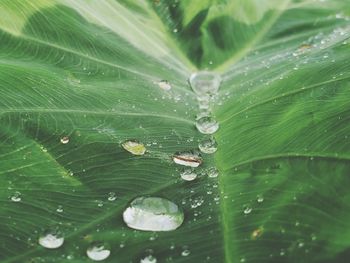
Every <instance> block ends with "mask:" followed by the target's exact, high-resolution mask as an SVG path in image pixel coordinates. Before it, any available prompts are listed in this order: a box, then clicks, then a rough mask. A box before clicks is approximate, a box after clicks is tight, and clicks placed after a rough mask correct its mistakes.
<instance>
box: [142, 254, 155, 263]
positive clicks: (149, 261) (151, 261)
mask: <svg viewBox="0 0 350 263" xmlns="http://www.w3.org/2000/svg"><path fill="white" fill-rule="evenodd" d="M140 263H157V259H156V258H155V257H154V256H152V255H149V256H146V257H144V258H143V259H141V261H140Z"/></svg>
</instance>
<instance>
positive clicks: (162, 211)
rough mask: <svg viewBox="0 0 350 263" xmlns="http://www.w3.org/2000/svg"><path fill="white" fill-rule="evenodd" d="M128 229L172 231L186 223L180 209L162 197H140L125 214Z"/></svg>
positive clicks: (124, 218)
mask: <svg viewBox="0 0 350 263" xmlns="http://www.w3.org/2000/svg"><path fill="white" fill-rule="evenodd" d="M123 220H124V222H125V223H126V224H127V226H128V227H130V228H133V229H137V230H143V231H171V230H175V229H177V228H178V227H179V226H181V224H182V223H183V221H184V214H183V212H182V211H181V210H180V209H179V207H178V206H177V205H176V204H175V203H173V202H171V201H169V200H167V199H165V198H161V197H138V198H136V199H134V200H133V201H132V202H131V203H130V205H129V206H128V207H127V208H126V209H125V210H124V212H123Z"/></svg>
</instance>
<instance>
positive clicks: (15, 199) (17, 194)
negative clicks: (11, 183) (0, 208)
mask: <svg viewBox="0 0 350 263" xmlns="http://www.w3.org/2000/svg"><path fill="white" fill-rule="evenodd" d="M21 200H22V194H21V193H20V192H18V191H16V192H14V193H13V195H11V201H13V202H21Z"/></svg>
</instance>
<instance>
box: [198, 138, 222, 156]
mask: <svg viewBox="0 0 350 263" xmlns="http://www.w3.org/2000/svg"><path fill="white" fill-rule="evenodd" d="M198 148H199V150H200V151H201V152H202V153H206V154H212V153H215V152H216V151H217V149H218V144H217V142H216V140H215V138H214V137H210V138H206V139H204V140H202V141H201V142H200V143H199V144H198Z"/></svg>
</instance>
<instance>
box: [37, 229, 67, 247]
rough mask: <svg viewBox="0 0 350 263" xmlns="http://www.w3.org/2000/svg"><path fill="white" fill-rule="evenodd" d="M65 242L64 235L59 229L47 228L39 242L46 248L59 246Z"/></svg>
mask: <svg viewBox="0 0 350 263" xmlns="http://www.w3.org/2000/svg"><path fill="white" fill-rule="evenodd" d="M63 243H64V237H63V235H62V233H61V232H60V231H59V230H58V229H50V230H47V231H45V232H44V233H43V235H41V236H40V237H39V244H40V245H41V246H42V247H44V248H49V249H55V248H59V247H61V246H62V245H63Z"/></svg>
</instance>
